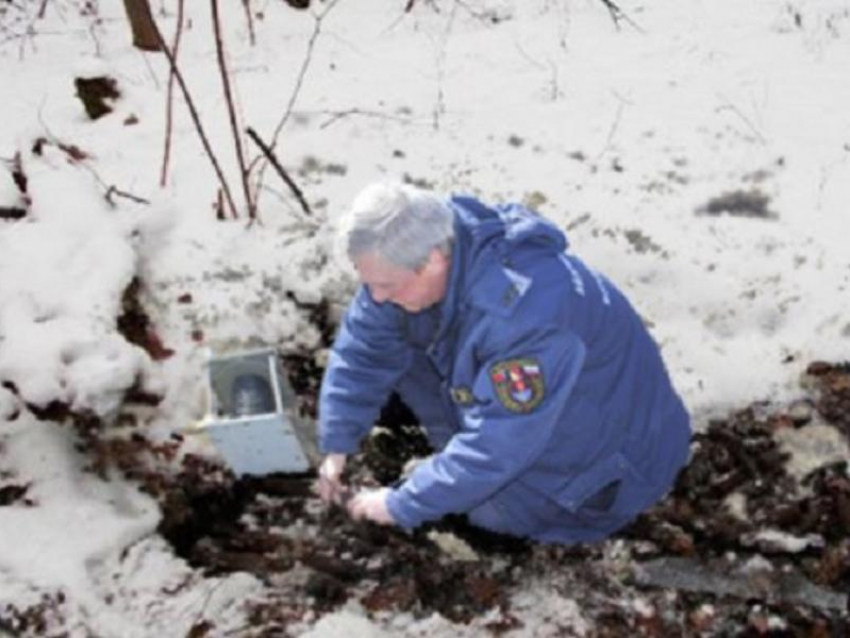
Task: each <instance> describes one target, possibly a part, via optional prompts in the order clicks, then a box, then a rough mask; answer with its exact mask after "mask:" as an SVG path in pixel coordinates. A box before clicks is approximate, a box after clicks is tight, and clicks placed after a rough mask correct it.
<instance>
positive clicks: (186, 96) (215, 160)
mask: <svg viewBox="0 0 850 638" xmlns="http://www.w3.org/2000/svg"><path fill="white" fill-rule="evenodd" d="M156 34H157V36H156V37H157V38H158V39H159V43H160V46H161V47H162V52H163V53H164V54H165V57H166V58H167V59H168V64H169V66H170V67H171V70H172V71H173V72H174V77H175V78H176V79H177V84H178V85H179V86H180V91H181V92H182V93H183V100H184V101H185V102H186V107H187V108H188V109H189V115H190V116H191V118H192V122H193V123H194V125H195V130H197V131H198V137H200V138H201V144H203V146H204V151H206V154H207V157H208V158H209V160H210V162H211V163H212V165H213V169H214V170H215V174H216V176H217V177H218V181H219V184H221V189H222V191H223V192H224V197H225V199H226V200H227V205H228V206H229V207H230V211H231V213H232V214H233V217H234V218H236V217H238V213H237V212H236V204H235V203H234V202H233V195H232V194H231V192H230V186H229V185H228V184H227V179H226V178H225V176H224V172H223V171H222V170H221V165H219V163H218V158H216V156H215V152H214V151H213V149H212V146H210V142H209V138H207V135H206V133H205V132H204V127H203V125H202V124H201V118H200V116H199V115H198V110H197V109H196V108H195V103H194V101H193V100H192V95H191V94H190V93H189V87H187V86H186V82H185V81H184V79H183V74H182V73H181V72H180V69H179V67H178V66H177V60H175V59H174V55H173V54H172V53H171V50H170V49H169V48H168V45H167V44H165V41H164V40H163V39H162V34H160V32H159V29H156Z"/></svg>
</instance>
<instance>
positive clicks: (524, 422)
mask: <svg viewBox="0 0 850 638" xmlns="http://www.w3.org/2000/svg"><path fill="white" fill-rule="evenodd" d="M344 237H345V241H346V249H347V253H348V256H349V258H350V259H351V260H352V262H353V264H354V266H355V267H356V269H357V272H358V275H359V277H360V279H361V281H362V283H363V285H362V286H361V287H360V289H359V291H358V292H357V294H356V297H355V298H354V300H353V301H352V303H351V305H350V307H349V309H348V311H347V313H346V315H345V317H344V321H343V323H342V326H341V328H340V332H339V335H338V336H337V339H336V342H335V344H334V347H333V350H332V352H331V356H330V358H329V362H328V367H327V370H326V372H325V376H324V380H323V383H322V390H321V396H320V405H319V413H320V446H321V448H322V451H323V453H325V454H326V457H325V459H324V461H323V463H322V465H321V467H320V470H319V491H320V494H321V496H322V498H323V499H325V500H326V501H336V502H341V501H342V498H341V497H342V495H343V494H344V493H345V490H346V489H347V488H345V487H344V486H343V485H342V484H341V478H340V477H341V474H342V472H343V469H344V467H345V461H346V458H347V455H349V454H352V453H355V452H356V451H357V450H358V446H359V443H360V441H361V440H362V439H363V437H365V436H366V435H367V434H368V432H369V430H370V428H371V426H372V424H373V423H374V421H375V419H376V417H377V415H378V413H379V410H380V408H381V407H382V405H383V404H384V403H385V401H386V399H387V398H388V396H389V394H390V393H391V392H392V391H393V390H396V391H398V393H399V394H400V396H401V398H402V399H403V400H404V401H405V402H406V403H407V404H408V406H410V408H411V409H412V410H413V412H414V413H415V414H416V415H417V417H418V418H419V421H420V423H421V425H422V426H423V428H424V430H425V432H426V434H427V436H428V438H429V440H430V442H431V444H432V446H433V447H434V450H435V453H434V455H433V456H431V457H429V458H428V459H427V460H425V461H424V462H422V463H421V464H420V465H419V466H417V467H416V469H415V470H414V471H413V472H412V473H411V474H410V475H409V476H408V478H407V479H406V480H405V481H404V482H402V483H401V484H400V485H399V486H398V487H395V488H392V489H390V488H382V489H378V490H363V491H360V492H359V493H357V494H355V495H354V496H353V497H352V498H350V499H348V505H347V506H348V510H349V512H350V514H351V515H352V516H353V517H354V518H357V519H368V520H372V521H375V522H377V523H382V524H397V525H399V526H401V527H403V528H405V529H411V528H414V527H417V526H418V525H420V524H422V523H424V522H426V521H431V520H435V519H438V518H440V517H442V516H444V515H446V514H449V513H466V514H467V515H468V518H469V520H470V522H472V523H473V524H475V525H478V526H481V527H484V528H487V529H490V530H492V531H496V532H501V533H507V534H513V535H517V536H524V537H530V538H534V539H538V540H541V541H551V542H567V543H569V542H578V541H592V540H596V539H599V538H602V537H604V536H606V535H608V534H610V533H612V532H613V531H615V530H617V529H619V528H621V527H622V526H624V525H625V524H627V523H628V522H629V521H630V520H632V519H633V518H634V517H635V516H637V515H638V514H639V513H640V512H641V511H642V510H644V509H646V508H647V507H648V506H649V505H651V504H652V503H654V502H655V501H657V500H658V499H659V498H661V497H662V496H663V495H664V493H665V492H666V491H667V490H668V489H669V488H670V486H671V485H672V483H673V481H674V479H675V477H676V474H677V473H678V471H679V469H680V468H681V467H682V466H683V465H684V464H685V462H686V460H687V456H688V443H689V439H690V427H689V418H688V415H687V412H686V410H685V408H684V406H683V405H682V402H681V400H680V399H679V397H678V396H677V394H676V392H675V390H674V389H673V387H672V386H671V383H670V379H669V377H668V375H667V372H666V370H665V368H664V364H663V363H662V360H661V356H660V354H659V351H658V347H657V346H656V344H655V343H654V342H653V340H652V338H651V337H650V335H649V333H648V332H647V330H646V328H645V327H644V325H643V323H642V322H641V319H640V317H639V316H638V315H637V314H636V312H635V311H634V310H633V309H632V307H631V306H630V304H629V303H628V301H627V300H626V299H625V297H624V296H623V295H622V294H621V293H620V292H619V291H618V290H617V289H616V288H615V287H614V286H613V285H612V284H611V282H609V281H608V280H607V279H606V278H605V277H603V276H602V275H600V274H598V273H596V272H594V271H593V270H590V269H589V268H588V267H587V266H585V265H584V264H583V263H582V262H581V261H580V260H579V259H578V258H577V257H575V256H573V255H572V254H570V253H568V252H566V249H567V241H566V238H565V236H564V234H563V233H562V232H561V231H560V230H558V229H557V228H556V227H555V226H554V225H553V224H552V223H550V222H548V221H547V220H545V219H543V218H542V217H540V216H538V215H536V214H535V213H532V212H531V211H528V210H526V209H525V208H523V207H522V206H518V205H508V206H497V207H494V208H490V207H487V206H485V205H484V204H482V203H480V202H478V201H477V200H475V199H472V198H467V197H453V198H451V199H449V200H447V201H444V200H441V199H439V198H437V197H434V196H432V195H430V194H428V193H426V192H424V191H420V190H417V189H414V188H412V187H409V186H403V185H393V184H375V185H372V186H370V187H368V188H366V189H365V190H364V191H363V192H362V193H361V194H360V195H359V196H358V197H357V198H356V200H355V202H354V205H353V206H352V208H351V211H350V213H349V219H348V228H347V229H346V232H345V234H344Z"/></svg>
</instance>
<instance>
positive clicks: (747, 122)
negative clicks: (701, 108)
mask: <svg viewBox="0 0 850 638" xmlns="http://www.w3.org/2000/svg"><path fill="white" fill-rule="evenodd" d="M719 97H720V98H721V99H722V100H723V101H724V102H726V104H721V105H720V106H718V107H717V110H718V111H732V113H734V114H735V115H737V116H738V117H739V118H740V120H741V121H742V122H743V123H744V124H745V125H746V127H747V128H748V129H750V132H751V133H752V134H753V135H754V136H755V138H756V139H757V140H758V141H759V142H760V143H761V144H767V140H766V139H765V137H764V135H762V134H761V131H759V130H758V129H757V128H756V126H755V124H753V123H752V121H751V120H750V118H748V117H747V116H746V115H744V112H743V111H741V109H739V108H738V107H737V106H735V105H734V104H732V102H731V101H729V100H728V99H726V98H725V97H724V96H722V95H720V96H719Z"/></svg>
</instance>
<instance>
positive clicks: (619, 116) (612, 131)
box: [594, 93, 627, 162]
mask: <svg viewBox="0 0 850 638" xmlns="http://www.w3.org/2000/svg"><path fill="white" fill-rule="evenodd" d="M615 96H616V97H617V99H618V100H619V104H618V105H617V113H616V115H614V121H613V122H612V123H611V128H610V129H609V130H608V137H607V139H606V140H605V145H604V146H603V147H602V150H601V151H599V153H598V154H597V155H596V158H595V159H594V162H598V161H599V160H600V159H602V156H603V155H605V153H607V152H608V149H609V148H611V142H613V141H614V136H615V135H616V134H617V129H618V128H619V127H620V120H621V119H622V117H623V109H624V108H625V106H626V104H627V101H626V100H625V99H623V98H622V97H620V96H619V95H617V94H616V93H615Z"/></svg>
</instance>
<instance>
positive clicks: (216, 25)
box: [210, 0, 256, 219]
mask: <svg viewBox="0 0 850 638" xmlns="http://www.w3.org/2000/svg"><path fill="white" fill-rule="evenodd" d="M210 5H211V7H212V21H213V32H214V33H215V52H216V56H217V58H218V70H219V71H220V72H221V85H222V87H223V88H224V98H225V100H226V102H227V115H228V117H229V119H230V130H231V131H232V132H233V145H234V146H235V147H236V159H237V161H238V162H239V173H240V177H241V178H242V191H243V193H244V194H245V205H246V206H247V207H248V219H254V217H255V215H256V209H255V207H254V198H253V197H252V196H251V189H250V187H249V186H248V168H247V165H246V164H245V154H244V152H243V150H242V136H241V135H240V134H239V124H238V122H237V121H236V108H235V107H234V106H233V91H232V90H231V88H230V74H229V73H228V71H227V61H226V59H225V54H224V40H223V39H222V37H221V19H220V18H219V15H218V0H210Z"/></svg>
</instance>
